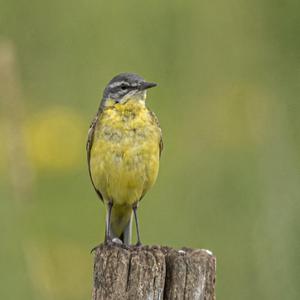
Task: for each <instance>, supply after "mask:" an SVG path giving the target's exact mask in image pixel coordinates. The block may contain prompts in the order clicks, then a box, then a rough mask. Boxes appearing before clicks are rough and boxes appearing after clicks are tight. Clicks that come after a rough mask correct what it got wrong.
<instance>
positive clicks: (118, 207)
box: [86, 73, 163, 246]
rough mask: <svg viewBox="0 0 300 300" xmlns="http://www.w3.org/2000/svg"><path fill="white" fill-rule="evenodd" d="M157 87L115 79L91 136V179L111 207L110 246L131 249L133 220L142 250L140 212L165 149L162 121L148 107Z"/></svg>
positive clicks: (133, 78)
mask: <svg viewBox="0 0 300 300" xmlns="http://www.w3.org/2000/svg"><path fill="white" fill-rule="evenodd" d="M155 86H157V84H156V83H154V82H148V81H146V80H145V79H144V78H142V77H141V76H139V75H137V74H135V73H121V74H118V75H116V76H115V77H113V78H112V79H111V80H110V81H109V83H108V84H107V86H106V87H105V89H104V92H103V97H102V100H101V101H100V105H99V108H98V111H97V114H96V116H95V117H94V119H93V121H92V122H91V125H90V128H89V131H88V139H87V144H86V150H87V162H88V170H89V175H90V178H91V181H92V185H93V186H94V189H95V191H96V193H97V194H98V197H99V198H100V199H101V200H102V201H103V203H104V204H105V206H106V221H105V243H113V242H116V243H122V244H124V245H127V246H129V245H130V244H131V231H132V230H131V227H132V215H133V216H134V220H135V224H136V235H137V242H136V245H137V246H140V245H141V238H140V230H139V222H138V217H137V208H138V206H139V203H140V200H141V199H142V198H143V197H144V196H145V194H146V192H147V191H148V190H149V189H150V188H151V187H152V186H153V185H154V183H155V181H156V179H157V176H158V171H159V161H160V156H161V152H162V149H163V140H162V130H161V127H160V125H159V122H158V119H157V117H156V116H155V114H154V113H153V112H152V111H151V110H150V109H149V108H148V107H147V105H146V96H147V90H148V89H150V88H153V87H155Z"/></svg>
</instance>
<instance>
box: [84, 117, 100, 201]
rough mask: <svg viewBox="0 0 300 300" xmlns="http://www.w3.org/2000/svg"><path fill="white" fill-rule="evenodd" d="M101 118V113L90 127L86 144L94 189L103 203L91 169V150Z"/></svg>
mask: <svg viewBox="0 0 300 300" xmlns="http://www.w3.org/2000/svg"><path fill="white" fill-rule="evenodd" d="M99 116H100V112H98V113H97V115H96V117H95V118H94V119H93V121H92V123H91V125H90V128H89V131H88V139H87V143H86V154H87V163H88V168H89V174H90V178H91V181H92V184H93V186H94V189H95V191H96V193H97V194H98V196H99V197H100V199H101V200H102V201H103V197H102V195H101V193H100V191H99V190H98V189H97V188H96V187H95V184H94V182H93V178H92V175H91V167H90V160H91V149H92V146H93V140H94V132H95V127H96V124H97V121H98V119H99Z"/></svg>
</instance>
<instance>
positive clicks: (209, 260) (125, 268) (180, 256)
mask: <svg viewBox="0 0 300 300" xmlns="http://www.w3.org/2000/svg"><path fill="white" fill-rule="evenodd" d="M94 252H95V260H94V286H93V300H119V299H120V300H121V299H122V300H127V299H128V300H144V299H145V300H163V299H166V300H181V299H182V300H214V299H215V272H216V258H215V256H214V255H213V254H212V253H211V252H210V251H208V250H200V249H197V250H193V249H188V248H182V249H181V250H175V249H172V248H169V247H161V246H142V247H135V246H131V247H125V246H122V245H117V244H115V245H104V244H102V245H100V246H99V247H97V248H96V249H95V251H94Z"/></svg>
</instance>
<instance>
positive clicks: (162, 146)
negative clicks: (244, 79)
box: [149, 110, 164, 156]
mask: <svg viewBox="0 0 300 300" xmlns="http://www.w3.org/2000/svg"><path fill="white" fill-rule="evenodd" d="M149 113H150V115H151V118H152V120H153V122H154V123H155V124H156V125H157V127H158V128H159V129H160V132H161V127H160V125H159V121H158V119H157V117H156V115H155V113H154V112H153V111H151V110H149ZM163 148H164V143H163V139H162V133H160V141H159V156H161V153H162V151H163Z"/></svg>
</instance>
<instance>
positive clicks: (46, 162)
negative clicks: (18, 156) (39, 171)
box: [25, 107, 86, 169]
mask: <svg viewBox="0 0 300 300" xmlns="http://www.w3.org/2000/svg"><path fill="white" fill-rule="evenodd" d="M85 135H86V125H85V124H84V123H83V121H82V119H81V117H80V115H79V114H78V113H76V112H74V111H71V110H70V109H67V108H64V107H54V108H50V109H48V110H46V111H41V112H38V113H37V114H36V116H34V117H32V118H31V119H30V120H29V121H28V123H27V126H26V129H25V136H26V145H27V147H28V153H29V156H30V157H31V159H32V162H33V164H34V165H35V166H36V167H38V168H49V169H66V168H73V167H76V166H77V165H79V164H80V162H81V161H83V160H84V145H85Z"/></svg>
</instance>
